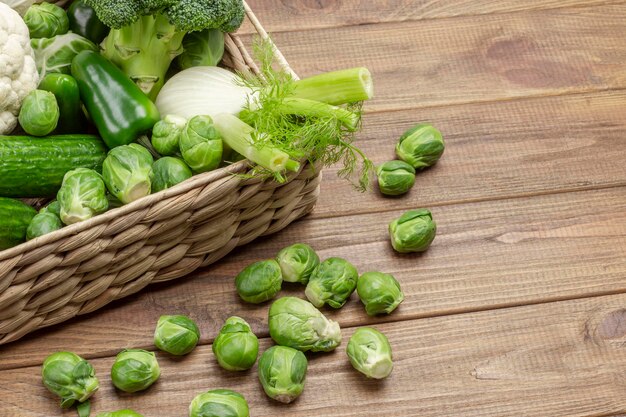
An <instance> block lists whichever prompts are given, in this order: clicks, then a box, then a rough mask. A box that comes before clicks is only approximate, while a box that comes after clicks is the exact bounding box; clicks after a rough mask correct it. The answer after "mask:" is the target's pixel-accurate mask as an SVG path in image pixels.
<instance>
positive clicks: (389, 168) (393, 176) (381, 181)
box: [376, 161, 415, 195]
mask: <svg viewBox="0 0 626 417" xmlns="http://www.w3.org/2000/svg"><path fill="white" fill-rule="evenodd" d="M376 174H377V176H378V187H379V188H380V192H381V193H382V194H385V195H402V194H405V193H407V192H409V190H410V189H411V188H412V187H413V185H414V184H415V168H413V167H412V166H411V165H409V164H407V163H406V162H404V161H388V162H385V163H384V164H381V165H379V166H378V167H377V168H376Z"/></svg>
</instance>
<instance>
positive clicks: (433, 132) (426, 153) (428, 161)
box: [396, 123, 446, 169]
mask: <svg viewBox="0 0 626 417" xmlns="http://www.w3.org/2000/svg"><path fill="white" fill-rule="evenodd" d="M445 148H446V145H445V143H444V142H443V136H441V132H440V131H439V130H437V129H435V128H434V127H433V126H432V125H429V124H427V123H420V124H418V125H417V126H414V127H412V128H411V129H409V130H407V131H406V132H404V134H403V135H402V136H401V137H400V141H399V142H398V144H397V145H396V154H397V155H398V158H400V159H402V160H403V161H404V162H407V163H409V164H411V166H412V167H413V168H415V169H424V168H427V167H429V166H432V165H435V164H436V163H437V161H438V160H439V158H441V155H442V154H443V151H444V150H445Z"/></svg>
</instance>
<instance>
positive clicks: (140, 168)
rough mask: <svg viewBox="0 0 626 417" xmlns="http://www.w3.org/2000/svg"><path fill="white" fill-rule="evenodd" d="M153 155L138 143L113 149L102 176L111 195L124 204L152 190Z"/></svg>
mask: <svg viewBox="0 0 626 417" xmlns="http://www.w3.org/2000/svg"><path fill="white" fill-rule="evenodd" d="M153 162H154V160H153V159H152V155H150V152H148V150H147V149H146V148H144V147H143V146H141V145H138V144H136V143H131V144H130V145H124V146H118V147H117V148H114V149H111V151H109V154H108V155H107V157H106V159H105V160H104V163H103V164H102V176H103V177H104V182H105V184H106V186H107V188H108V190H109V192H110V193H111V194H113V195H114V196H115V197H116V198H117V199H118V200H120V201H121V202H122V203H124V204H128V203H132V202H133V201H135V200H138V199H140V198H141V197H145V196H147V195H149V194H150V192H151V190H152V179H153V171H152V163H153Z"/></svg>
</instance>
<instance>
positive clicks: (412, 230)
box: [389, 209, 437, 253]
mask: <svg viewBox="0 0 626 417" xmlns="http://www.w3.org/2000/svg"><path fill="white" fill-rule="evenodd" d="M436 234H437V225H436V224H435V221H434V220H433V215H432V214H431V213H430V211H428V210H426V209H417V210H409V211H407V212H406V213H404V214H403V215H402V216H400V217H399V218H397V219H395V220H394V221H392V222H391V223H389V235H390V236H391V245H392V246H393V248H394V249H395V250H396V251H397V252H400V253H409V252H424V251H425V250H426V249H428V247H429V246H430V244H431V243H432V242H433V240H434V239H435V235H436Z"/></svg>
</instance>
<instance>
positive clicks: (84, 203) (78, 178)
mask: <svg viewBox="0 0 626 417" xmlns="http://www.w3.org/2000/svg"><path fill="white" fill-rule="evenodd" d="M57 200H58V201H59V204H60V206H61V216H60V217H61V221H62V222H63V223H64V224H67V225H70V224H74V223H79V222H82V221H85V220H88V219H91V218H92V217H94V216H96V215H98V214H100V213H104V212H105V211H107V210H108V208H109V200H107V198H106V188H105V186H104V182H103V181H102V177H101V176H100V174H98V173H97V172H96V171H94V170H91V169H87V168H76V169H74V170H72V171H69V172H68V173H67V174H65V177H63V184H62V185H61V189H60V190H59V193H58V194H57Z"/></svg>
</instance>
